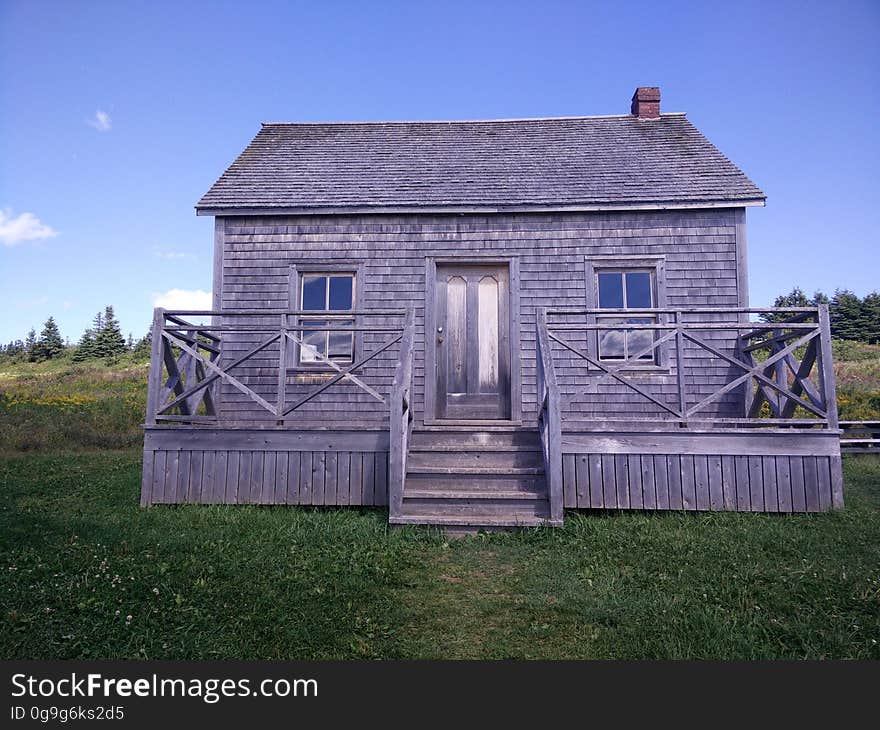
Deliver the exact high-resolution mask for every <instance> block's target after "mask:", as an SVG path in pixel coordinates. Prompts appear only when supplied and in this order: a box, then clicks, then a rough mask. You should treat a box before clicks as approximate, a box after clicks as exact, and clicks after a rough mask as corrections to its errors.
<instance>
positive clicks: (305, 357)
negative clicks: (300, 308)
mask: <svg viewBox="0 0 880 730" xmlns="http://www.w3.org/2000/svg"><path fill="white" fill-rule="evenodd" d="M326 324H327V323H326V322H318V321H314V320H309V321H307V322H303V323H302V325H303V327H320V326H322V325H323V326H326ZM302 340H303V345H302V347H300V355H299V359H300V361H301V362H319V361H320V358H318V356H317V354H316V353H320V354H321V355H326V354H327V331H326V330H304V331H303V333H302Z"/></svg>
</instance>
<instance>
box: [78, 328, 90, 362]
mask: <svg viewBox="0 0 880 730" xmlns="http://www.w3.org/2000/svg"><path fill="white" fill-rule="evenodd" d="M93 357H95V333H94V332H92V330H91V329H87V330H86V331H85V332H83V334H82V337H80V338H79V342H78V343H77V345H76V350H74V353H73V361H74V362H83V361H84V360H89V359H90V358H93Z"/></svg>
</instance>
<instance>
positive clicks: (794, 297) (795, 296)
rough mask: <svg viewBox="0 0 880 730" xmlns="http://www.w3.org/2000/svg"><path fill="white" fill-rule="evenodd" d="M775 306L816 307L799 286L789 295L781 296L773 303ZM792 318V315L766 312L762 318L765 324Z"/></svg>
mask: <svg viewBox="0 0 880 730" xmlns="http://www.w3.org/2000/svg"><path fill="white" fill-rule="evenodd" d="M817 294H818V292H817ZM773 306H774V307H779V308H787V307H812V306H814V302H813V300H810V299H807V295H806V294H804V292H803V290H802V289H801V288H800V287H799V286H796V287H794V288H793V289H792V290H791V291H790V292H789V293H788V294H780V295H779V296H778V297H776V299H775V300H774V301H773ZM790 316H791V315H790V314H786V313H784V312H766V313H765V314H762V315H761V317H760V318H761V319H762V320H763V321H764V322H781V321H783V320H786V319H788V318H789V317H790Z"/></svg>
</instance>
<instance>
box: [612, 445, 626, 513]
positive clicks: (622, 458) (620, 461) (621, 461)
mask: <svg viewBox="0 0 880 730" xmlns="http://www.w3.org/2000/svg"><path fill="white" fill-rule="evenodd" d="M628 469H629V459H628V458H627V456H626V454H615V455H614V481H615V482H616V483H617V506H618V508H619V509H629V474H628V473H627V471H628Z"/></svg>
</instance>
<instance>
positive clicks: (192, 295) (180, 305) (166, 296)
mask: <svg viewBox="0 0 880 730" xmlns="http://www.w3.org/2000/svg"><path fill="white" fill-rule="evenodd" d="M211 301H212V299H211V292H209V291H202V290H201V289H169V290H168V291H166V292H161V293H154V294H153V306H154V307H163V308H165V309H172V310H194V309H211Z"/></svg>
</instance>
